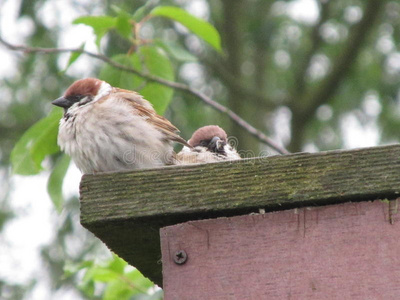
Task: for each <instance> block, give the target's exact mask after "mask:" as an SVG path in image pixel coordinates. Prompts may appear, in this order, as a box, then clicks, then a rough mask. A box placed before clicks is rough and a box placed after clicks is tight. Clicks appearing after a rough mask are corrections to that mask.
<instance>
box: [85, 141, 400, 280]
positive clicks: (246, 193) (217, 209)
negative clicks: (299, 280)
mask: <svg viewBox="0 0 400 300" xmlns="http://www.w3.org/2000/svg"><path fill="white" fill-rule="evenodd" d="M80 194H81V223H82V225H83V226H84V227H86V228H87V229H89V230H90V231H91V232H93V233H94V234H95V235H96V236H97V237H99V238H100V239H101V240H102V241H103V242H104V243H106V245H107V246H108V247H109V248H110V249H111V250H112V251H114V252H115V253H116V254H118V255H119V256H120V257H122V258H123V259H125V260H126V261H127V262H129V263H130V264H131V265H133V266H135V267H136V268H138V269H139V270H140V271H141V272H142V273H143V274H144V275H145V276H146V277H148V278H150V279H151V280H152V281H154V282H155V283H157V284H158V285H160V286H161V284H162V274H161V263H160V261H161V260H160V259H161V251H160V236H159V229H160V228H161V227H164V226H167V225H172V224H177V223H181V222H186V221H189V220H198V219H206V218H215V217H222V216H225V217H226V216H234V215H243V214H248V213H252V212H254V213H258V212H259V209H264V210H265V211H267V212H268V211H276V210H283V209H289V208H295V207H303V206H322V205H327V204H333V203H343V202H349V201H369V200H374V199H395V198H398V197H399V195H400V145H391V146H383V147H374V148H365V149H356V150H348V151H328V152H320V153H313V154H310V153H298V154H291V155H284V156H271V157H262V158H250V159H243V160H241V161H232V162H222V163H212V164H202V165H192V166H173V167H164V168H159V169H148V170H138V171H132V172H124V173H104V174H97V175H84V176H83V177H82V182H81V187H80Z"/></svg>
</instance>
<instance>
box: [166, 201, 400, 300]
mask: <svg viewBox="0 0 400 300" xmlns="http://www.w3.org/2000/svg"><path fill="white" fill-rule="evenodd" d="M391 202H393V204H394V206H397V205H398V203H397V201H396V200H393V201H391ZM389 211H390V208H389V203H388V201H386V202H382V201H379V200H377V201H374V202H359V203H344V204H336V205H329V206H324V207H312V208H301V209H293V210H288V211H280V212H272V213H267V214H264V215H244V216H236V217H230V218H217V219H209V220H200V221H189V222H186V223H183V224H178V225H173V226H168V227H164V228H162V229H161V248H162V257H163V277H164V278H163V280H164V299H165V300H171V299H179V300H192V299H213V300H225V299H227V300H228V299H327V300H330V299H353V300H356V299H359V300H364V299H399V298H400V256H399V251H400V239H399V237H400V222H399V221H400V218H399V214H396V213H397V212H393V216H392V218H390V216H389V214H390V213H389ZM390 219H392V222H390ZM181 250H184V251H185V253H186V255H187V260H186V262H185V263H184V264H181V265H178V264H176V263H175V262H174V256H175V254H176V253H177V252H178V251H181Z"/></svg>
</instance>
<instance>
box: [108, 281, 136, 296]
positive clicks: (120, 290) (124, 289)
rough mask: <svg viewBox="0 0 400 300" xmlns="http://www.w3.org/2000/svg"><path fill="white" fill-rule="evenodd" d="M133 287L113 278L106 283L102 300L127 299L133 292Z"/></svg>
mask: <svg viewBox="0 0 400 300" xmlns="http://www.w3.org/2000/svg"><path fill="white" fill-rule="evenodd" d="M133 293H134V292H133V289H132V288H131V287H130V286H129V285H128V284H127V283H125V282H124V281H122V280H114V281H112V282H110V283H109V284H108V285H107V288H106V290H105V292H104V295H103V300H115V299H118V300H125V299H126V300H128V299H129V298H130V297H131V295H132V294H133Z"/></svg>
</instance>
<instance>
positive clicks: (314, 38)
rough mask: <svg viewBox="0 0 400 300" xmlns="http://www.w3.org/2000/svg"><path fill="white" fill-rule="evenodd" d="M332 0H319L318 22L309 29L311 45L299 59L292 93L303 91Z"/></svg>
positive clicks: (319, 43)
mask: <svg viewBox="0 0 400 300" xmlns="http://www.w3.org/2000/svg"><path fill="white" fill-rule="evenodd" d="M331 2H332V1H326V2H320V3H321V4H320V5H321V12H320V16H319V20H318V23H317V24H315V26H314V27H313V28H312V31H311V36H310V38H311V46H310V48H309V49H308V51H307V52H306V53H305V55H304V57H303V59H301V60H300V62H299V65H298V68H297V72H296V74H295V81H294V82H295V84H296V86H295V91H294V92H293V95H297V96H298V95H301V94H302V93H303V92H304V86H305V79H306V73H307V70H308V67H309V66H310V61H311V59H312V57H313V56H314V54H315V52H316V51H317V50H318V49H319V47H320V45H321V42H322V38H321V34H320V30H321V27H322V25H323V24H324V23H325V22H326V20H327V19H328V17H329V6H330V3H331ZM292 101H296V100H295V99H292Z"/></svg>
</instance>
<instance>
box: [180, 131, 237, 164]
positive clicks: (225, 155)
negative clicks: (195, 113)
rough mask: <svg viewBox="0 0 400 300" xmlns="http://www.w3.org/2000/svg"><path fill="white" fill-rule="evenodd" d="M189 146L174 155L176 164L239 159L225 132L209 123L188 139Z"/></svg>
mask: <svg viewBox="0 0 400 300" xmlns="http://www.w3.org/2000/svg"><path fill="white" fill-rule="evenodd" d="M188 144H189V145H190V146H191V148H190V147H186V146H185V147H183V149H182V151H181V152H179V153H178V154H177V156H176V164H180V165H186V164H195V163H209V162H217V161H225V160H237V159H240V155H239V154H238V153H237V151H236V149H234V148H233V147H232V146H231V145H229V143H228V136H227V134H226V132H225V131H224V130H223V129H222V128H221V127H219V126H216V125H209V126H204V127H201V128H199V129H197V130H196V131H195V132H194V133H193V135H192V137H191V138H190V140H189V141H188Z"/></svg>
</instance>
